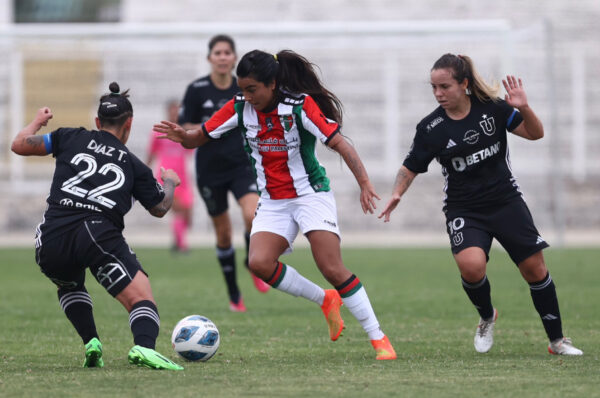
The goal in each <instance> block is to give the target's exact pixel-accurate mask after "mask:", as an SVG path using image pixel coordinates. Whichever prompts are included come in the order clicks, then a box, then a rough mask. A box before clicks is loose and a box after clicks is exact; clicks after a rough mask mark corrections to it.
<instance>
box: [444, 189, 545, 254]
mask: <svg viewBox="0 0 600 398" xmlns="http://www.w3.org/2000/svg"><path fill="white" fill-rule="evenodd" d="M446 231H447V232H448V235H449V237H450V247H451V249H452V253H454V254H456V253H458V252H460V251H461V250H463V249H466V248H468V247H480V248H481V249H483V251H484V252H485V254H486V258H487V259H489V252H490V247H491V245H492V239H494V238H495V239H496V240H497V241H498V242H499V243H500V244H501V245H502V247H504V249H505V250H506V251H507V253H508V255H509V256H510V258H511V259H512V261H513V262H514V263H515V264H519V263H520V262H521V261H523V260H525V259H526V258H528V257H529V256H531V255H533V254H535V253H537V252H538V251H540V250H542V249H545V248H546V247H549V245H548V244H547V243H546V241H544V239H542V237H541V236H540V234H539V232H538V230H537V229H536V227H535V225H534V224H533V218H532V217H531V213H530V212H529V208H527V204H525V202H524V201H523V199H521V198H517V199H514V200H511V201H510V202H508V203H506V204H503V205H500V206H496V207H486V208H482V209H469V210H465V209H462V210H458V209H452V210H448V211H447V212H446Z"/></svg>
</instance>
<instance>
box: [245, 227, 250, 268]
mask: <svg viewBox="0 0 600 398" xmlns="http://www.w3.org/2000/svg"><path fill="white" fill-rule="evenodd" d="M244 240H245V241H246V258H244V265H245V266H246V268H248V269H250V267H249V266H248V251H249V250H250V232H248V231H246V232H244Z"/></svg>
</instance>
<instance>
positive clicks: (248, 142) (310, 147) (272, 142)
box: [202, 94, 339, 199]
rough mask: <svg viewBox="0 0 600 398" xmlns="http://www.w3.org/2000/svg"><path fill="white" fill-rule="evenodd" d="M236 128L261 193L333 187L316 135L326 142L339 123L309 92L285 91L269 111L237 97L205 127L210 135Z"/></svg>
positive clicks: (277, 195)
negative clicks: (290, 92) (319, 158)
mask: <svg viewBox="0 0 600 398" xmlns="http://www.w3.org/2000/svg"><path fill="white" fill-rule="evenodd" d="M237 127H240V128H241V129H242V132H243V133H244V136H245V146H246V151H247V152H248V154H249V155H250V156H251V159H250V160H251V163H252V166H253V167H254V171H255V174H256V180H257V181H256V182H257V185H258V189H259V191H260V193H261V196H262V197H264V198H270V199H290V198H295V197H298V196H302V195H306V194H309V193H314V192H320V191H329V179H328V178H327V175H326V174H325V168H324V167H323V166H322V165H321V164H320V163H319V161H318V159H317V153H316V145H315V144H316V140H317V138H318V139H319V140H320V141H321V142H322V143H324V144H327V143H328V142H329V140H330V139H331V138H332V137H333V136H334V135H335V134H336V133H337V132H338V131H339V125H338V124H337V123H336V122H335V121H333V120H330V119H327V118H326V117H325V115H323V113H322V112H321V110H320V109H319V107H318V105H317V104H316V102H315V101H314V100H313V99H312V98H311V97H310V96H309V95H305V94H302V95H299V96H292V95H289V94H285V96H284V98H283V99H282V100H281V101H280V102H279V104H278V105H277V107H276V108H275V109H274V110H273V111H271V112H268V113H263V112H260V111H257V110H255V109H254V107H253V106H252V105H251V104H250V103H249V102H246V101H245V99H244V97H243V96H241V95H237V96H236V97H235V98H234V99H232V100H230V101H229V102H228V103H227V104H225V106H223V108H221V109H220V110H219V111H218V112H216V113H215V114H214V115H213V117H212V118H210V119H209V120H208V121H207V122H206V123H204V124H203V125H202V129H203V131H204V133H205V134H206V135H207V136H208V137H209V138H212V139H217V138H219V137H221V136H222V135H224V134H227V133H229V132H231V131H232V130H233V129H235V128H237Z"/></svg>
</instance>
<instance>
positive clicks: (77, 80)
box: [0, 0, 600, 247]
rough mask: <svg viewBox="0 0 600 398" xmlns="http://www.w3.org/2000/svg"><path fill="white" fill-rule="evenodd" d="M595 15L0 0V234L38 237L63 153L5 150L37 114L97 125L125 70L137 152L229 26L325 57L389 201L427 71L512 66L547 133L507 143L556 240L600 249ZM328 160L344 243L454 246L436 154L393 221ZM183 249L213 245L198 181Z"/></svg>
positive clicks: (476, 7) (158, 239)
mask: <svg viewBox="0 0 600 398" xmlns="http://www.w3.org/2000/svg"><path fill="white" fill-rule="evenodd" d="M599 20H600V1H598V0H579V1H576V2H573V1H567V0H546V1H543V2H540V1H533V0H503V1H494V2H492V1H481V0H456V1H451V2H450V1H440V0H421V1H405V0H370V1H353V0H329V1H325V2H324V1H317V0H304V1H289V0H285V1H283V0H256V1H253V2H248V1H242V0H220V1H204V0H178V1H152V2H150V1H147V0H0V51H1V52H2V54H4V56H2V57H1V58H0V87H2V89H1V90H0V126H2V130H1V131H2V133H0V168H1V170H3V173H1V174H0V245H4V246H7V245H10V246H15V245H24V246H31V245H32V244H33V234H34V228H35V226H36V225H37V224H38V223H39V222H40V221H41V216H42V213H43V211H44V209H45V198H46V195H47V193H48V191H49V187H50V181H51V178H52V173H53V170H54V162H53V159H52V158H51V157H45V158H23V157H18V156H16V155H14V154H12V153H11V152H10V142H11V140H12V138H13V137H14V135H15V134H16V133H17V132H18V131H19V130H20V129H21V128H22V127H23V126H24V125H25V124H27V123H28V122H29V121H30V120H31V119H32V118H33V116H34V114H35V111H36V110H37V109H38V108H40V107H42V106H49V107H50V108H52V110H53V112H54V115H55V117H54V119H52V121H51V123H50V125H49V126H48V127H47V128H45V129H43V130H42V133H47V132H50V131H52V130H53V129H55V128H58V127H61V126H72V127H75V126H85V127H88V128H92V127H93V118H94V116H95V112H96V109H97V103H98V102H97V101H98V98H99V97H100V95H101V94H103V93H105V92H106V91H108V84H109V83H110V82H111V81H117V82H119V84H120V85H121V88H122V89H126V88H129V89H130V90H131V91H130V94H131V98H130V99H131V101H132V104H133V107H134V124H133V130H132V134H131V138H130V141H129V143H128V147H129V148H130V149H131V150H132V151H133V152H134V153H136V154H137V155H138V156H139V157H140V158H141V159H145V158H146V153H147V150H148V142H149V138H150V132H151V128H152V125H153V124H154V123H155V122H157V121H159V120H161V119H163V118H164V117H165V102H166V101H167V100H169V99H172V98H182V97H183V94H184V91H185V88H186V86H187V84H189V83H190V82H191V81H192V80H194V79H196V78H197V77H199V76H203V75H206V74H207V73H208V72H209V65H208V63H207V62H206V56H207V51H208V50H207V42H208V39H209V38H210V37H211V36H213V35H215V34H218V33H226V34H230V35H231V36H232V37H233V38H234V39H235V40H236V44H237V52H238V57H241V56H242V55H243V54H244V53H246V52H247V51H250V50H252V49H255V48H258V49H262V50H265V51H269V52H273V53H275V52H277V51H279V50H281V49H284V48H289V49H293V50H295V51H297V52H299V53H301V54H302V55H304V56H306V57H307V58H309V59H310V60H311V61H313V62H314V63H316V64H317V65H318V66H319V67H320V71H321V73H322V78H323V81H324V82H325V84H326V85H327V86H328V87H329V88H330V89H331V90H332V91H333V92H335V93H336V94H337V95H338V96H339V98H340V99H341V100H342V102H343V103H344V106H345V119H344V128H343V132H344V134H345V135H346V136H347V137H349V138H350V139H351V140H352V142H353V144H354V145H355V147H356V148H357V150H358V152H359V154H360V155H361V157H362V159H363V161H364V162H365V164H366V167H367V170H368V171H369V174H370V176H371V179H372V180H373V183H374V184H375V187H376V189H377V192H378V193H379V195H380V196H381V197H382V201H381V202H380V204H379V209H381V208H383V206H384V204H385V203H386V202H387V200H388V199H389V196H390V193H391V190H392V185H393V182H394V178H395V174H396V171H397V170H398V168H399V167H400V165H401V164H402V161H403V159H404V156H405V154H406V152H407V151H408V149H409V147H410V144H411V142H412V139H413V136H414V132H415V126H416V124H417V123H418V122H419V121H420V120H421V119H422V118H423V117H424V116H426V115H427V114H429V113H430V112H431V111H432V110H433V109H434V108H435V107H436V105H437V104H436V102H435V100H434V98H433V95H432V93H431V89H430V86H429V71H430V68H431V66H432V65H433V63H434V61H435V60H436V59H437V58H439V56H441V55H442V54H444V53H446V52H452V53H457V54H466V55H469V56H471V57H472V58H473V60H474V62H475V66H476V68H477V69H478V71H479V73H480V74H481V75H482V76H483V77H485V78H486V79H487V80H488V81H492V80H495V81H500V80H501V79H502V78H503V77H504V76H505V75H506V74H515V75H517V76H520V77H521V78H522V79H523V81H524V85H525V88H526V91H527V94H528V98H529V103H530V105H531V107H532V108H533V109H534V110H535V111H536V112H537V114H538V116H539V117H540V118H541V119H542V122H543V123H544V126H545V131H546V136H545V138H544V139H543V140H541V141H536V142H528V141H526V140H523V139H520V138H518V137H512V136H511V137H509V147H510V157H511V164H512V169H513V172H514V174H515V175H516V177H517V180H518V182H519V184H520V186H521V190H522V192H523V193H524V195H525V200H526V201H527V203H528V204H529V207H530V209H531V211H532V213H533V216H534V220H535V221H536V224H537V227H538V229H539V230H540V232H541V233H542V236H543V237H544V238H545V239H546V240H547V241H548V242H549V243H550V244H551V245H553V246H599V245H600V211H599V210H598V209H599V207H600V156H598V153H600V131H599V130H600V128H599V127H598V126H600V112H598V109H600V71H599V69H598V67H597V65H598V64H599V62H600V45H598V43H599V39H600V24H598V21H599ZM594 65H596V66H594ZM319 156H320V160H321V162H322V163H323V164H324V166H325V167H326V169H327V173H328V175H329V177H330V179H331V180H332V187H333V189H334V192H335V195H336V198H337V202H338V212H339V221H340V226H341V229H342V242H343V244H344V245H361V246H378V245H380V246H392V245H399V246H400V245H418V246H421V245H425V246H438V245H439V246H442V245H447V244H448V243H447V239H448V238H447V235H446V233H445V226H444V217H443V214H442V212H441V206H442V199H443V192H442V189H443V178H442V176H441V171H440V166H439V164H437V163H435V162H434V163H432V164H431V166H430V168H429V172H428V173H426V174H422V175H420V176H419V177H418V178H417V179H416V180H415V181H414V182H413V184H412V186H411V188H410V190H409V191H408V193H407V194H406V195H405V197H404V198H403V200H402V203H401V204H400V206H399V208H398V209H397V210H396V211H395V212H394V214H393V217H392V221H391V222H390V223H386V224H384V223H383V222H381V220H378V219H377V217H376V216H375V215H363V214H362V211H361V209H360V204H359V202H358V186H357V184H356V182H355V180H354V178H353V176H352V174H351V173H350V171H349V170H348V168H347V167H346V166H345V165H344V164H343V162H342V161H341V159H340V158H339V156H337V155H336V154H335V153H334V152H332V151H328V150H326V149H325V148H320V149H319ZM189 166H190V168H189V170H190V171H192V170H193V162H192V161H191V162H190V165H189ZM192 176H193V173H192ZM194 184H195V183H194ZM230 208H231V209H232V210H231V214H232V217H233V220H234V231H235V232H234V236H235V240H234V243H235V242H237V243H238V244H239V243H240V242H241V241H242V233H243V228H242V225H241V217H240V215H239V208H238V207H237V206H235V205H234V204H233V200H230ZM167 217H168V216H167ZM125 223H126V228H125V236H126V237H127V238H128V241H129V242H130V243H132V244H134V245H147V246H165V247H167V246H170V245H171V243H172V242H171V241H170V239H171V238H170V233H169V223H168V222H167V221H166V220H164V219H163V220H159V219H155V218H153V217H151V216H149V215H148V214H147V213H146V211H145V210H144V209H143V208H142V207H141V206H137V205H136V206H134V209H133V210H132V211H131V212H130V213H129V214H128V215H127V217H126V222H125ZM303 242H304V239H298V243H299V244H303ZM190 243H191V245H192V246H212V245H213V244H214V237H213V232H212V223H211V221H210V219H209V218H208V216H207V214H206V211H205V209H204V204H203V203H202V202H201V200H200V198H199V196H198V193H197V192H196V191H195V208H194V224H193V227H192V234H191V236H190Z"/></svg>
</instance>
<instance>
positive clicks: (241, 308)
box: [229, 297, 246, 312]
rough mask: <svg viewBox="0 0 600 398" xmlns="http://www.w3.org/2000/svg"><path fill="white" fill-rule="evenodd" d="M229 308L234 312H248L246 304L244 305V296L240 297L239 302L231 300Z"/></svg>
mask: <svg viewBox="0 0 600 398" xmlns="http://www.w3.org/2000/svg"><path fill="white" fill-rule="evenodd" d="M229 310H230V311H232V312H246V306H245V305H244V300H242V297H240V299H239V300H238V302H237V303H234V302H233V301H230V302H229Z"/></svg>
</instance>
